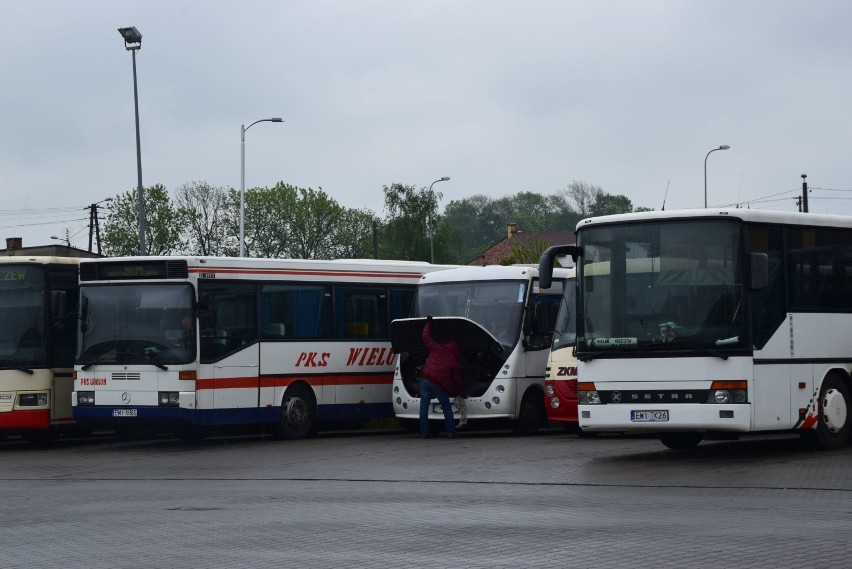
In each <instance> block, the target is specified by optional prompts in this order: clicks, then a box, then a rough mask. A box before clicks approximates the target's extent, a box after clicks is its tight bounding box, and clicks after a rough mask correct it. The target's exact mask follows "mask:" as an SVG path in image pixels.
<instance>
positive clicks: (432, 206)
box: [379, 184, 443, 261]
mask: <svg viewBox="0 0 852 569" xmlns="http://www.w3.org/2000/svg"><path fill="white" fill-rule="evenodd" d="M383 191H384V193H385V210H386V211H387V218H386V219H385V223H384V224H383V227H382V238H381V240H380V245H379V257H380V258H382V259H401V260H409V261H429V260H430V257H431V253H430V247H429V245H430V242H429V222H430V221H432V220H434V221H433V223H434V222H437V221H438V220H437V217H438V200H439V199H440V198H441V194H440V192H435V191H429V189H428V188H421V189H419V190H417V189H415V188H414V186H405V185H403V184H392V185H391V186H384V187H383ZM438 256H440V257H443V255H436V258H437V257H438Z"/></svg>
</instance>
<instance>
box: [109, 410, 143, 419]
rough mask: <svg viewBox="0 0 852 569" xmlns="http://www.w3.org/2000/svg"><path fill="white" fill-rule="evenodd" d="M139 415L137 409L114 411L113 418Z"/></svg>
mask: <svg viewBox="0 0 852 569" xmlns="http://www.w3.org/2000/svg"><path fill="white" fill-rule="evenodd" d="M137 413H138V410H137V409H113V410H112V416H113V417H136V416H137Z"/></svg>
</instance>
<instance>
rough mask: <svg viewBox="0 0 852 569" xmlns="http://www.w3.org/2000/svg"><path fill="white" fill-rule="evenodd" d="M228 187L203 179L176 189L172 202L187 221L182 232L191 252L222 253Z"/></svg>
mask: <svg viewBox="0 0 852 569" xmlns="http://www.w3.org/2000/svg"><path fill="white" fill-rule="evenodd" d="M228 199H229V195H228V191H227V190H226V189H225V188H222V187H215V186H211V185H210V184H208V183H206V182H190V183H189V184H184V185H183V186H181V187H179V188H178V189H177V195H176V197H175V202H176V204H177V207H178V209H179V211H181V212H182V213H183V215H184V216H185V219H186V222H187V228H186V233H187V235H186V236H185V238H186V239H185V240H186V244H187V250H186V252H187V253H189V254H191V255H214V256H218V255H224V254H225V250H226V247H227V243H228V236H229V223H228Z"/></svg>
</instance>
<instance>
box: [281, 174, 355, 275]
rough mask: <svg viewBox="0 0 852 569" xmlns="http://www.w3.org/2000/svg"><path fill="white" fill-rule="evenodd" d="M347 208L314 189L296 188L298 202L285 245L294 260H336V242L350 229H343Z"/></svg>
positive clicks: (292, 215)
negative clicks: (341, 234) (345, 209)
mask: <svg viewBox="0 0 852 569" xmlns="http://www.w3.org/2000/svg"><path fill="white" fill-rule="evenodd" d="M343 216H344V208H343V207H341V206H340V204H338V203H337V202H336V201H335V200H333V199H332V198H330V197H329V196H328V194H326V193H325V192H324V191H322V188H320V189H319V190H313V189H311V188H307V189H305V188H296V203H295V206H294V208H293V210H292V213H291V215H290V216H289V219H290V231H289V236H288V239H287V242H286V245H285V251H286V252H287V255H288V256H289V257H291V258H294V259H332V258H335V257H336V256H337V244H336V241H337V239H338V238H339V237H340V235H339V233H343V232H344V231H345V230H346V228H344V227H341V226H342V221H343Z"/></svg>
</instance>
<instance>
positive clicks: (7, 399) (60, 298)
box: [0, 256, 79, 441]
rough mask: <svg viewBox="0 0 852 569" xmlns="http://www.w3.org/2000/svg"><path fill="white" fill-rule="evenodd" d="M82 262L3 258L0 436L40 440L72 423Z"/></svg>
mask: <svg viewBox="0 0 852 569" xmlns="http://www.w3.org/2000/svg"><path fill="white" fill-rule="evenodd" d="M78 262H79V259H76V258H65V257H28V256H13V257H0V322H2V326H0V437H3V436H5V435H8V434H11V433H12V432H17V433H18V434H20V435H23V436H24V437H26V438H29V439H32V440H38V441H42V440H46V439H48V438H50V436H51V434H52V433H53V431H56V430H57V429H60V428H62V427H66V426H70V425H72V424H73V422H74V421H73V418H72V415H71V391H72V387H73V385H72V380H71V372H72V371H73V366H74V347H75V342H76V325H77V321H76V307H77V263H78Z"/></svg>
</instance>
